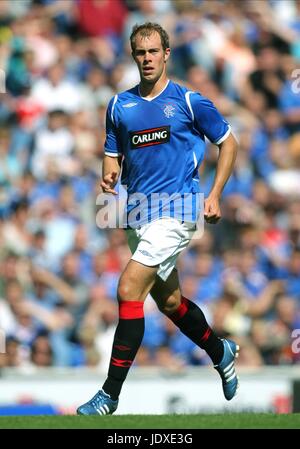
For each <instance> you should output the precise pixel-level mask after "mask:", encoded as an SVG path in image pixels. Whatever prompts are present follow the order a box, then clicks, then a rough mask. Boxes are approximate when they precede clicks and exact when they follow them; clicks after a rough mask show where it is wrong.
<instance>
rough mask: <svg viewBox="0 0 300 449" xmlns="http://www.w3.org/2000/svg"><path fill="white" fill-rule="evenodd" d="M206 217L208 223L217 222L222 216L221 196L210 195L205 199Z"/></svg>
mask: <svg viewBox="0 0 300 449" xmlns="http://www.w3.org/2000/svg"><path fill="white" fill-rule="evenodd" d="M204 218H205V221H206V222H207V223H217V222H218V221H219V220H220V218H221V209H220V200H219V197H217V196H213V195H209V196H208V197H207V198H206V200H204Z"/></svg>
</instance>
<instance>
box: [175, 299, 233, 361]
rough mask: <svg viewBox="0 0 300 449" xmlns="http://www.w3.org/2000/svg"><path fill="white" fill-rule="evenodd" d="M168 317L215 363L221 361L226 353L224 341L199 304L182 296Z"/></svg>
mask: <svg viewBox="0 0 300 449" xmlns="http://www.w3.org/2000/svg"><path fill="white" fill-rule="evenodd" d="M168 317H169V318H170V319H171V320H172V321H173V323H175V324H176V326H178V327H179V329H180V330H181V332H182V333H183V334H184V335H186V336H187V337H188V338H189V339H190V340H192V341H193V342H194V343H195V344H196V345H198V346H200V348H202V349H204V350H205V351H206V352H207V354H208V355H209V357H210V358H211V359H212V362H213V364H214V365H218V364H219V363H220V362H221V360H222V358H223V354H224V347H223V342H222V340H221V339H220V338H219V337H217V336H216V334H215V333H214V332H213V330H212V329H211V328H210V327H209V325H208V323H207V321H206V319H205V316H204V313H203V312H202V310H201V309H200V308H199V307H198V306H197V304H195V303H194V302H192V301H190V300H189V299H187V298H185V297H184V296H182V297H181V304H180V306H179V307H178V309H177V310H176V312H174V313H173V314H172V315H168Z"/></svg>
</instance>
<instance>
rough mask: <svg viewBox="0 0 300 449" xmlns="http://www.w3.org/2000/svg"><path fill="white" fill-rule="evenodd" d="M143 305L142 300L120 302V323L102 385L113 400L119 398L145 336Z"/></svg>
mask: <svg viewBox="0 0 300 449" xmlns="http://www.w3.org/2000/svg"><path fill="white" fill-rule="evenodd" d="M143 306H144V303H143V302H140V301H121V302H120V303H119V324H118V326H117V329H116V332H115V338H114V342H113V347H112V353H111V359H110V364H109V370H108V377H107V379H106V381H105V382H104V384H103V387H102V388H103V390H104V392H105V393H107V394H109V395H110V397H111V398H112V399H113V400H116V399H118V396H119V394H120V391H121V388H122V385H123V382H124V381H125V379H126V376H127V373H128V371H129V368H130V367H131V365H132V362H133V360H134V358H135V356H136V353H137V351H138V349H139V347H140V345H141V342H142V339H143V336H144V330H145V320H144V310H143Z"/></svg>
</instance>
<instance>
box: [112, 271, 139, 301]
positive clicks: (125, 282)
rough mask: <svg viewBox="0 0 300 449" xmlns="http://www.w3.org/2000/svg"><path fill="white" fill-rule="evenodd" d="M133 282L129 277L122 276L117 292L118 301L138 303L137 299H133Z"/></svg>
mask: <svg viewBox="0 0 300 449" xmlns="http://www.w3.org/2000/svg"><path fill="white" fill-rule="evenodd" d="M132 296H133V280H132V279H131V278H130V276H128V275H126V276H122V277H121V279H120V281H119V285H118V290H117V297H118V301H138V300H139V298H133V297H132Z"/></svg>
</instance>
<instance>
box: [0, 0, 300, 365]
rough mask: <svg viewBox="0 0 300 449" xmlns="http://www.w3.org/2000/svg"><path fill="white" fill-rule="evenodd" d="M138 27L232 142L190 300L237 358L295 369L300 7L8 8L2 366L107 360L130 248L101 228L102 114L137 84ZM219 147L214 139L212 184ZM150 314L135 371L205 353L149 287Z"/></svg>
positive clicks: (188, 261)
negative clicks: (134, 49)
mask: <svg viewBox="0 0 300 449" xmlns="http://www.w3.org/2000/svg"><path fill="white" fill-rule="evenodd" d="M145 21H156V22H159V23H160V24H161V25H162V26H163V27H165V28H166V29H167V31H168V32H169V34H170V38H171V48H172V58H171V62H170V66H169V75H170V78H172V79H174V80H176V81H177V82H180V83H182V84H185V85H187V86H188V87H189V88H190V89H192V90H195V91H198V92H200V93H202V94H203V95H204V96H207V97H208V98H210V99H211V100H212V101H213V102H214V103H215V105H216V106H217V107H218V108H219V110H220V111H221V112H222V113H223V114H224V116H225V117H226V118H227V119H228V121H229V122H230V123H231V125H232V128H233V132H234V134H235V135H236V137H237V139H238V141H239V144H240V149H239V154H238V158H237V162H236V165H235V169H234V173H233V175H232V177H231V179H230V180H229V182H228V184H227V186H226V188H225V190H224V195H223V199H222V215H223V218H222V220H221V222H220V223H219V224H217V225H206V226H205V232H204V235H203V237H202V239H200V240H193V241H192V242H191V245H190V246H189V248H188V249H187V250H186V251H185V252H184V253H183V254H182V255H181V256H180V259H179V262H178V268H179V273H180V278H181V283H182V288H183V293H184V295H185V296H187V297H188V298H191V299H192V300H194V301H195V302H197V304H199V306H200V307H201V308H203V310H204V311H205V313H206V314H207V317H208V320H209V322H210V324H211V325H212V326H213V327H214V329H215V331H216V332H217V333H218V335H219V336H221V337H223V336H232V337H233V338H234V339H235V340H236V341H238V342H239V343H240V345H241V348H242V349H241V355H240V359H239V363H240V365H245V366H252V367H259V366H262V365H286V364H294V363H299V361H300V356H299V353H297V350H298V349H299V352H300V345H299V346H297V345H294V346H293V345H292V343H293V337H292V332H293V330H295V329H300V94H299V92H300V70H299V67H300V1H298V0H274V1H273V0H257V1H256V0H248V1H239V0H223V1H221V0H220V1H214V0H212V1H204V0H172V1H171V0H13V1H10V0H1V2H0V67H1V69H2V70H1V72H0V78H1V79H0V85H1V90H2V93H1V94H0V96H1V97H0V98H1V99H0V329H1V332H2V333H3V331H4V332H5V334H6V353H5V354H0V367H1V366H2V367H3V366H7V367H20V368H21V369H24V370H30V369H34V368H35V367H36V366H40V367H45V366H60V367H61V366H74V367H75V366H90V367H95V368H97V369H101V370H104V371H105V370H106V369H107V366H108V360H109V357H110V350H111V342H112V339H113V334H114V330H115V326H116V323H117V316H118V307H117V300H116V290H117V284H118V278H119V276H120V273H121V272H122V270H123V268H124V267H125V265H126V264H127V262H128V260H129V258H130V253H129V249H128V247H127V242H126V235H125V232H124V230H122V229H114V230H105V229H100V228H99V227H98V226H97V224H96V214H97V205H96V198H97V195H98V193H99V180H100V176H101V164H102V159H103V142H104V139H105V112H106V106H107V103H108V101H109V99H110V98H111V97H112V96H113V95H114V94H115V93H116V92H119V91H122V90H125V89H127V88H130V87H132V86H133V85H135V84H137V83H138V81H139V76H138V72H137V69H136V67H135V64H134V63H133V60H132V58H131V55H130V47H129V42H128V38H129V35H130V32H131V28H132V26H133V25H134V24H136V23H142V22H145ZM4 87H5V89H6V92H5V93H4ZM217 157H218V151H217V148H216V147H215V146H213V145H210V144H209V143H207V153H206V158H205V161H204V163H203V165H202V167H201V184H202V189H203V191H204V193H205V194H207V193H208V191H209V189H210V187H211V185H212V181H213V176H214V170H215V167H216V162H217ZM145 315H146V331H145V337H144V340H143V344H142V347H141V349H140V350H139V352H138V355H137V359H136V362H135V365H136V366H159V367H162V368H166V369H172V370H175V371H176V372H177V371H180V370H183V369H185V367H186V366H188V365H205V364H208V363H210V361H209V360H208V358H207V356H206V355H205V352H204V351H202V350H200V349H199V348H197V347H196V346H195V345H194V344H192V343H191V342H190V341H189V340H188V339H187V338H186V337H185V336H183V335H181V334H180V333H179V331H177V328H176V327H174V325H173V324H172V322H171V321H169V320H167V319H166V318H165V317H164V316H163V315H162V314H160V312H158V310H157V309H156V306H155V305H154V301H153V300H152V299H151V297H149V298H147V300H146V304H145ZM299 332H300V331H299ZM295 347H296V350H295ZM292 348H293V350H292Z"/></svg>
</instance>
